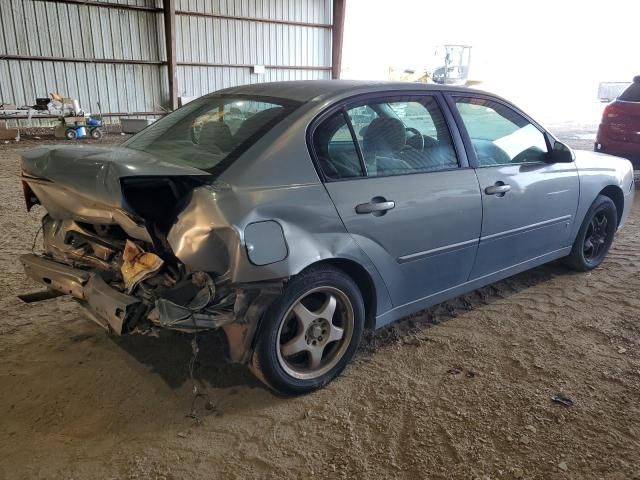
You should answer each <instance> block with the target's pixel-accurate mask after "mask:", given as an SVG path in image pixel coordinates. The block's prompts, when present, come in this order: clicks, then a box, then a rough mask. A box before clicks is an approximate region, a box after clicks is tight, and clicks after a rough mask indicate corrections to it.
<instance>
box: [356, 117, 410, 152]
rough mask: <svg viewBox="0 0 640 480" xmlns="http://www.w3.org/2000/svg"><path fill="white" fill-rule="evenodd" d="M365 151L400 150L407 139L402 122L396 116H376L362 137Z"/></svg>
mask: <svg viewBox="0 0 640 480" xmlns="http://www.w3.org/2000/svg"><path fill="white" fill-rule="evenodd" d="M362 140H363V148H364V150H365V151H379V150H390V151H392V152H396V151H399V150H402V148H403V147H404V145H405V142H406V140H407V135H406V133H405V128H404V124H403V123H402V122H401V121H400V120H398V119H397V118H391V117H378V118H374V119H373V121H372V122H371V123H370V124H369V126H368V127H367V129H366V131H365V132H364V137H363V139H362Z"/></svg>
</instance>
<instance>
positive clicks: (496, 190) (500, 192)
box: [484, 182, 511, 197]
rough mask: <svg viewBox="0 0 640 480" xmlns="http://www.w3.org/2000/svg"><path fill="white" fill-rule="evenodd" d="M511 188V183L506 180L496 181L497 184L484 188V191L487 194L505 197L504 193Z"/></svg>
mask: <svg viewBox="0 0 640 480" xmlns="http://www.w3.org/2000/svg"><path fill="white" fill-rule="evenodd" d="M509 190H511V185H508V184H506V183H504V182H496V183H495V185H491V186H490V187H487V188H485V189H484V193H486V194H487V195H497V196H499V197H504V194H505V193H507V192H508V191H509Z"/></svg>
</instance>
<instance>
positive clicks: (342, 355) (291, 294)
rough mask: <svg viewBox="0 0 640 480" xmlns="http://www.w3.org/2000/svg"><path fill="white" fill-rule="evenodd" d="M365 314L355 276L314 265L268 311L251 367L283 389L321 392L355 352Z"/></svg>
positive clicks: (262, 377)
mask: <svg viewBox="0 0 640 480" xmlns="http://www.w3.org/2000/svg"><path fill="white" fill-rule="evenodd" d="M364 316H365V313H364V303H363V300H362V295H361V293H360V290H359V288H358V286H357V285H356V284H355V283H354V281H353V280H352V279H351V277H349V276H348V275H346V274H345V273H343V272H342V271H341V270H338V269H336V268H333V267H330V266H323V267H314V268H311V269H309V270H307V271H306V272H303V273H301V274H300V275H298V276H297V277H295V278H293V280H291V282H290V283H289V284H288V285H287V287H286V289H285V292H284V293H283V295H282V296H281V297H280V298H279V299H278V300H276V301H275V302H274V303H273V304H272V305H271V307H270V308H269V309H268V311H267V313H266V314H265V318H264V319H263V322H262V325H261V328H260V331H259V333H258V338H257V342H256V349H255V351H254V354H253V359H252V364H251V369H252V370H253V372H254V373H255V374H256V376H257V377H258V378H259V379H260V380H262V381H263V382H264V383H266V384H267V385H268V386H269V387H271V388H273V389H274V390H276V391H277V392H280V393H284V394H289V395H300V394H304V393H308V392H311V391H313V390H316V389H318V388H320V387H322V386H324V385H326V384H327V383H329V382H330V381H331V380H333V379H334V378H335V377H336V376H338V375H339V374H340V372H342V370H343V369H344V368H345V366H346V365H347V363H349V361H350V360H351V358H352V357H353V355H354V354H355V352H356V350H357V348H358V344H359V343H360V338H361V337H362V331H363V329H364Z"/></svg>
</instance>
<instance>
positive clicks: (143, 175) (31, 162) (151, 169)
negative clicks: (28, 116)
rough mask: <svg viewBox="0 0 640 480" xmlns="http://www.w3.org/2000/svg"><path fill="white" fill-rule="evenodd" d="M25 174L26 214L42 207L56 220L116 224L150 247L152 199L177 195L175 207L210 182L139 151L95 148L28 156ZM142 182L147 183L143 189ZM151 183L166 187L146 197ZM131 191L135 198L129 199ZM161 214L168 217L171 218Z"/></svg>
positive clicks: (59, 149)
mask: <svg viewBox="0 0 640 480" xmlns="http://www.w3.org/2000/svg"><path fill="white" fill-rule="evenodd" d="M22 172H23V177H22V179H23V182H24V183H26V185H27V187H26V188H25V195H26V197H27V207H28V208H30V206H31V205H32V204H33V203H38V202H39V203H41V204H42V206H43V207H44V208H45V209H46V210H47V212H48V213H49V215H51V217H53V218H55V219H59V220H60V219H67V218H70V219H73V220H76V221H80V222H85V223H89V224H117V225H120V226H121V227H122V228H123V229H124V230H125V232H127V234H129V235H130V236H132V237H134V238H138V239H140V240H145V241H148V242H151V235H150V234H149V231H148V229H147V224H148V223H149V220H150V219H149V218H146V217H147V214H148V211H150V210H152V208H150V206H151V205H152V204H154V203H155V201H156V199H154V198H153V195H160V193H159V192H162V195H161V196H162V197H163V198H164V197H166V195H167V194H169V195H173V196H174V197H176V198H174V199H172V200H175V201H176V202H175V203H177V200H179V199H180V197H181V196H184V195H185V194H186V193H187V191H189V190H190V189H191V188H193V186H195V185H199V184H202V183H204V182H206V181H208V180H210V179H211V175H210V174H208V173H207V172H204V171H202V170H199V169H197V168H193V167H189V166H179V165H173V164H170V163H167V162H162V161H159V160H158V159H156V158H154V157H153V156H151V155H149V154H147V153H144V152H141V151H136V150H131V149H128V148H119V147H112V148H105V147H95V146H73V147H67V146H63V147H60V146H50V147H39V148H35V149H32V150H29V151H27V152H25V153H24V154H23V157H22ZM140 179H145V180H148V181H145V182H144V183H140V182H139V180H140ZM150 183H151V184H154V183H155V184H156V185H164V187H162V188H157V189H156V190H155V191H152V190H153V189H151V190H148V192H147V191H143V190H142V188H148V187H149V184H150ZM129 184H130V185H132V186H131V187H128V185H129ZM165 187H166V188H165ZM127 188H129V192H133V193H127ZM167 192H168V193H167ZM33 196H34V197H36V199H37V201H35V200H34V199H33V198H32V197H33ZM164 200H165V202H166V198H164ZM147 202H148V204H147V205H142V203H147ZM169 203H170V202H169ZM175 203H174V204H175ZM165 204H166V203H165ZM141 212H145V213H144V214H143V213H141ZM161 213H162V215H163V216H164V217H168V216H169V215H170V214H171V213H173V212H167V211H166V210H165V211H163V212H161Z"/></svg>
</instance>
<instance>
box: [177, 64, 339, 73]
mask: <svg viewBox="0 0 640 480" xmlns="http://www.w3.org/2000/svg"><path fill="white" fill-rule="evenodd" d="M177 65H178V66H179V67H229V68H253V67H254V65H253V64H251V65H247V64H244V63H208V62H178V63H177ZM263 66H264V68H271V69H282V70H322V71H325V70H331V67H324V66H317V67H316V66H314V65H263Z"/></svg>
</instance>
